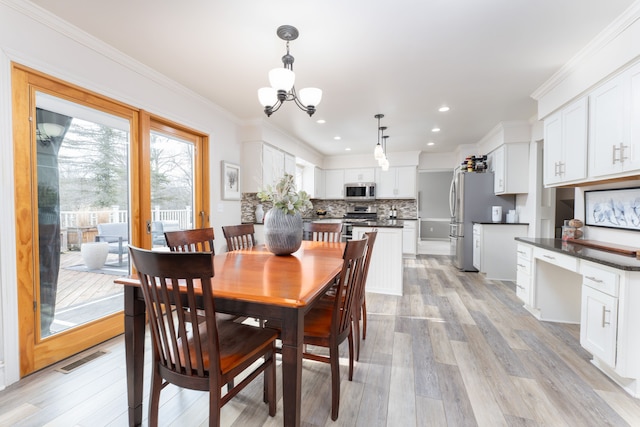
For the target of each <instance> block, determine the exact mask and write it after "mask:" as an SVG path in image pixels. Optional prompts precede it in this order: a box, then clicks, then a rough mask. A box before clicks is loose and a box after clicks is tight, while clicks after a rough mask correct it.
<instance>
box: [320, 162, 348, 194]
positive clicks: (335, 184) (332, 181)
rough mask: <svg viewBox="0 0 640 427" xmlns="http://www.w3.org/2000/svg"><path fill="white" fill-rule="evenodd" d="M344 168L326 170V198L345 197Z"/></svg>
mask: <svg viewBox="0 0 640 427" xmlns="http://www.w3.org/2000/svg"><path fill="white" fill-rule="evenodd" d="M344 182H345V181H344V169H327V170H325V171H324V198H325V199H343V198H344Z"/></svg>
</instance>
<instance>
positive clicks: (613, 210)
mask: <svg viewBox="0 0 640 427" xmlns="http://www.w3.org/2000/svg"><path fill="white" fill-rule="evenodd" d="M584 210H585V212H584V213H585V216H584V217H585V224H586V225H589V226H594V227H607V228H620V229H624V230H634V231H640V187H634V188H620V189H615V190H591V191H585V192H584Z"/></svg>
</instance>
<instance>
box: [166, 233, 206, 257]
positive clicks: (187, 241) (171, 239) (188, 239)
mask: <svg viewBox="0 0 640 427" xmlns="http://www.w3.org/2000/svg"><path fill="white" fill-rule="evenodd" d="M164 238H165V240H166V241H167V246H169V249H170V250H171V252H211V253H212V254H213V253H215V248H214V246H213V240H214V238H215V236H214V232H213V228H211V227H209V228H195V229H193V230H178V231H166V232H165V233H164Z"/></svg>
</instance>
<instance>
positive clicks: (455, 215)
mask: <svg viewBox="0 0 640 427" xmlns="http://www.w3.org/2000/svg"><path fill="white" fill-rule="evenodd" d="M515 203H516V201H515V195H506V196H496V195H495V194H494V192H493V172H463V171H462V170H461V169H456V170H455V171H454V173H453V180H452V181H451V192H450V195H449V208H450V209H451V223H450V225H449V241H450V243H451V256H452V259H453V264H454V265H455V266H456V267H457V268H459V269H460V270H462V271H478V270H477V269H476V268H474V266H473V223H474V222H491V207H492V206H502V212H503V217H504V215H506V213H507V212H508V211H509V209H515Z"/></svg>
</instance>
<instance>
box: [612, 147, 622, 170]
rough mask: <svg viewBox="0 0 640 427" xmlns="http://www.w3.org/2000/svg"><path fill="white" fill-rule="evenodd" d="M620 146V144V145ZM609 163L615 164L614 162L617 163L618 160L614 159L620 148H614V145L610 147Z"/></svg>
mask: <svg viewBox="0 0 640 427" xmlns="http://www.w3.org/2000/svg"><path fill="white" fill-rule="evenodd" d="M620 145H622V144H620ZM611 148H612V150H611V163H612V164H614V165H615V164H616V162H619V161H620V160H619V159H617V158H616V151H618V150H620V148H618V147H616V146H615V145H614V146H612V147H611Z"/></svg>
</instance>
